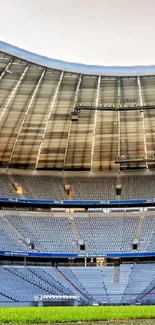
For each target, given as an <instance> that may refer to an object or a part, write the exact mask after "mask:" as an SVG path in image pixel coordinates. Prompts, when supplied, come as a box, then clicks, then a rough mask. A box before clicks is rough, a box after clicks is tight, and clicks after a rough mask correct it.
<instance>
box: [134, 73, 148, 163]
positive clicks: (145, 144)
mask: <svg viewBox="0 0 155 325" xmlns="http://www.w3.org/2000/svg"><path fill="white" fill-rule="evenodd" d="M137 82H138V90H139V102H140V106H142V107H143V97H142V89H141V80H140V77H139V76H138V77H137ZM141 117H142V130H143V138H144V154H145V159H147V158H148V157H147V143H146V130H145V119H144V111H143V109H142V110H141ZM146 168H148V163H147V161H146Z"/></svg>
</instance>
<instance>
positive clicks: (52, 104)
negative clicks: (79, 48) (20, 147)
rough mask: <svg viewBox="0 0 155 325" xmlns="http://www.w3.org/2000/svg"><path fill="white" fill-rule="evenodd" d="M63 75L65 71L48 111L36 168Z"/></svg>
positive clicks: (36, 164)
mask: <svg viewBox="0 0 155 325" xmlns="http://www.w3.org/2000/svg"><path fill="white" fill-rule="evenodd" d="M63 75H64V71H62V72H61V75H60V78H59V82H58V85H57V87H56V90H55V93H54V97H53V99H52V103H51V107H50V110H49V113H48V116H47V121H46V124H45V127H44V130H43V134H42V138H41V143H40V146H39V150H38V154H37V159H36V163H35V170H36V169H37V167H38V163H39V158H40V154H41V150H42V147H43V143H44V139H45V136H46V132H47V128H48V123H49V119H50V117H51V114H52V111H53V107H54V104H55V100H56V97H57V94H58V91H59V88H60V85H61V82H62V79H63Z"/></svg>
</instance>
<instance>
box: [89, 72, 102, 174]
mask: <svg viewBox="0 0 155 325" xmlns="http://www.w3.org/2000/svg"><path fill="white" fill-rule="evenodd" d="M100 84H101V76H99V77H98V83H97V90H96V103H95V107H96V108H97V107H98V104H99V95H100ZM96 121H97V109H95V115H94V128H93V140H92V150H91V164H90V170H91V171H92V170H93V159H94V147H95V135H96Z"/></svg>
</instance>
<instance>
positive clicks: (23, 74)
mask: <svg viewBox="0 0 155 325" xmlns="http://www.w3.org/2000/svg"><path fill="white" fill-rule="evenodd" d="M28 67H29V66H28V65H27V66H26V68H25V69H24V71H23V73H22V75H21V77H20V79H19V80H18V82H17V84H16V86H15V87H14V89H13V91H12V93H11V95H10V97H9V99H8V101H7V103H6V105H5V107H4V108H3V110H2V113H1V114H0V121H1V119H2V117H3V115H4V113H5V111H6V110H7V108H8V106H9V104H10V103H11V100H12V99H13V97H14V95H15V93H16V92H17V90H18V87H19V85H20V84H21V82H22V80H23V78H24V76H25V74H26V72H27V70H28Z"/></svg>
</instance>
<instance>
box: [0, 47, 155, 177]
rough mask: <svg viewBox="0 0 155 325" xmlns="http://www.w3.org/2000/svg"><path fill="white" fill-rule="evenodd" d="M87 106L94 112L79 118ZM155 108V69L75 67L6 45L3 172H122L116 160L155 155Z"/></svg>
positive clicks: (1, 51)
mask: <svg viewBox="0 0 155 325" xmlns="http://www.w3.org/2000/svg"><path fill="white" fill-rule="evenodd" d="M81 104H82V105H84V106H90V105H92V106H93V107H94V110H81V111H80V113H79V115H78V120H77V121H72V120H71V113H72V112H73V111H74V109H75V107H76V106H79V107H80V105H81ZM136 105H137V106H136ZM145 105H146V106H147V107H148V105H151V106H150V108H147V109H146V107H145ZM154 105H155V66H146V67H140V66H138V67H100V66H88V65H82V64H76V63H68V62H63V61H58V60H54V59H49V58H45V57H42V56H39V55H36V54H34V53H30V52H28V51H25V50H21V49H19V48H16V47H14V46H12V45H9V44H6V43H4V42H0V165H1V167H5V168H28V169H52V170H92V171H96V170H112V169H114V170H115V169H117V165H116V164H115V158H116V157H121V156H123V157H124V156H125V157H127V158H131V157H136V158H138V157H144V158H146V159H147V158H148V157H150V156H152V155H154V153H155V111H154V108H153V106H154ZM100 106H101V107H104V108H107V111H106V110H98V109H97V108H99V107H100ZM133 106H134V107H135V109H134V111H133V110H132V111H130V110H126V108H127V107H133ZM110 107H114V108H115V107H117V108H118V107H119V109H120V111H117V110H116V111H115V110H113V111H110V109H109V108H110ZM151 107H152V108H151ZM140 108H141V109H140ZM121 109H122V111H121ZM123 109H125V110H123ZM130 166H131V164H130ZM137 167H148V164H147V163H145V162H137Z"/></svg>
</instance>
